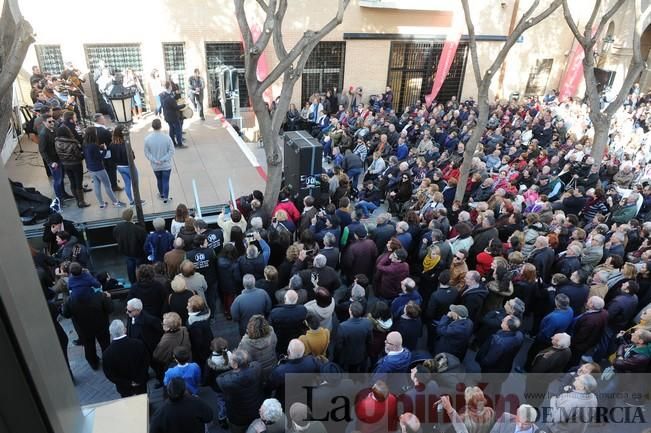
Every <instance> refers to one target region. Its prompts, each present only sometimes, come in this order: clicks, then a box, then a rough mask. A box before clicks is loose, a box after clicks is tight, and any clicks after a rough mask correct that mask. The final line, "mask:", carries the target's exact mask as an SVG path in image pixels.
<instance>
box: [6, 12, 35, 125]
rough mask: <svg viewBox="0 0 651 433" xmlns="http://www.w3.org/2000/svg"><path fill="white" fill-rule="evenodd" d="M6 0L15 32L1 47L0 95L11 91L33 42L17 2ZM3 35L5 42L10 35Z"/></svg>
mask: <svg viewBox="0 0 651 433" xmlns="http://www.w3.org/2000/svg"><path fill="white" fill-rule="evenodd" d="M7 1H8V3H7V5H6V6H8V10H9V12H10V13H11V16H12V18H13V19H14V20H16V19H17V21H14V23H15V32H14V35H13V40H12V41H11V45H10V46H9V47H7V46H3V47H2V50H3V54H4V56H3V57H4V58H3V59H2V60H3V62H4V63H3V65H2V73H0V95H4V94H6V93H7V92H10V91H11V86H12V85H13V82H14V80H15V79H16V76H17V75H18V72H20V68H21V67H22V64H23V59H25V55H26V54H27V50H28V49H29V46H30V45H31V44H32V43H33V42H34V30H33V29H32V26H31V24H30V23H29V22H27V21H26V20H25V19H24V18H23V15H22V14H21V13H20V9H19V7H18V3H17V2H16V1H15V0H7ZM3 12H4V11H3ZM3 36H4V37H3V40H2V43H3V44H5V43H7V42H8V40H6V37H7V36H11V35H7V34H4V35H3ZM0 128H4V125H0ZM0 130H4V129H0Z"/></svg>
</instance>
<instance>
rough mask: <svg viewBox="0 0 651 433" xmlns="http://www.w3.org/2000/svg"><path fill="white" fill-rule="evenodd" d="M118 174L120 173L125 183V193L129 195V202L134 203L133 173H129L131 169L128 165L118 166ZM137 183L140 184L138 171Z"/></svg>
mask: <svg viewBox="0 0 651 433" xmlns="http://www.w3.org/2000/svg"><path fill="white" fill-rule="evenodd" d="M118 172H119V173H120V176H122V180H123V181H124V192H126V193H127V197H129V201H130V202H131V201H133V194H132V191H131V172H130V171H129V167H128V166H126V165H118ZM134 181H135V182H138V171H137V170H136V178H135V179H134Z"/></svg>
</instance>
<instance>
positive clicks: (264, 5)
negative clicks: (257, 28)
mask: <svg viewBox="0 0 651 433" xmlns="http://www.w3.org/2000/svg"><path fill="white" fill-rule="evenodd" d="M255 1H257V2H258V6H260V8H261V9H262V10H263V11H264V12H265V13H269V5H267V3H265V2H264V0H255Z"/></svg>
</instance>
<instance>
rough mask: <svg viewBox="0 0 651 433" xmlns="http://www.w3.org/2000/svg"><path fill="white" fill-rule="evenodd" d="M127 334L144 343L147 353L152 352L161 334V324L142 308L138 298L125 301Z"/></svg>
mask: <svg viewBox="0 0 651 433" xmlns="http://www.w3.org/2000/svg"><path fill="white" fill-rule="evenodd" d="M127 316H129V318H128V319H127V335H128V336H129V337H131V338H136V339H138V340H141V341H142V342H143V343H145V346H146V347H147V350H148V351H149V354H150V355H151V354H153V353H154V349H155V348H156V346H157V345H158V342H159V341H160V339H161V337H162V336H163V325H162V324H161V321H160V320H159V319H158V318H157V317H154V316H152V315H151V314H149V313H148V312H146V311H145V310H143V307H142V301H141V300H140V299H138V298H133V299H129V301H128V302H127Z"/></svg>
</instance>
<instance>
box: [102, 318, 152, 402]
mask: <svg viewBox="0 0 651 433" xmlns="http://www.w3.org/2000/svg"><path fill="white" fill-rule="evenodd" d="M109 333H110V334H111V339H112V340H113V341H112V342H111V345H110V346H109V347H108V348H107V349H106V350H105V351H104V353H103V354H102V368H103V369H104V375H105V376H106V378H107V379H108V380H110V381H111V382H113V383H114V384H115V388H116V389H117V391H118V393H119V394H120V396H121V397H123V398H124V397H130V396H132V395H137V394H144V393H146V392H147V381H148V380H149V351H148V350H147V346H145V343H143V342H142V341H141V340H138V339H136V338H130V337H127V330H126V328H125V327H124V323H123V322H122V320H114V321H113V322H111V326H110V327H109Z"/></svg>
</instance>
